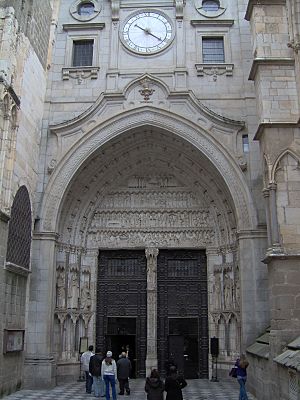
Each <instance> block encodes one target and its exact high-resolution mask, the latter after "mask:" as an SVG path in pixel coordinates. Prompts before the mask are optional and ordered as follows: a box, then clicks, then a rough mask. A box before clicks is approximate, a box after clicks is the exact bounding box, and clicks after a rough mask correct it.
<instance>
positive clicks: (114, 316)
mask: <svg viewBox="0 0 300 400" xmlns="http://www.w3.org/2000/svg"><path fill="white" fill-rule="evenodd" d="M146 288H147V281H146V257H145V251H143V250H141V251H139V250H107V251H100V252H99V268H98V282H97V315H96V346H97V347H99V348H100V349H103V352H106V351H107V350H111V351H112V352H113V355H114V357H115V359H116V360H118V358H119V355H120V353H121V350H122V346H124V345H125V346H126V345H129V358H130V361H131V362H132V364H133V376H135V377H137V378H138V377H144V376H145V374H146V370H145V360H146V340H147V336H146V335H147V303H146V301H147V292H146Z"/></svg>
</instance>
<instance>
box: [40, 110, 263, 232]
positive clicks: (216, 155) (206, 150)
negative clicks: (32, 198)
mask: <svg viewBox="0 0 300 400" xmlns="http://www.w3.org/2000/svg"><path fill="white" fill-rule="evenodd" d="M145 124H147V125H148V126H149V125H152V126H155V127H159V128H160V129H164V130H168V131H169V132H173V133H174V134H175V135H178V136H180V137H181V138H183V139H185V140H187V141H188V142H189V143H191V144H192V145H193V146H195V148H197V149H198V150H199V151H200V152H202V153H203V154H204V155H205V156H206V157H207V158H208V159H209V160H210V162H211V163H212V164H213V165H214V166H215V167H216V168H217V169H218V170H219V171H220V172H221V174H222V176H223V177H224V180H225V182H226V184H227V186H228V188H229V191H230V192H231V195H232V198H233V201H234V203H235V206H236V212H237V217H238V225H239V228H240V229H249V228H250V227H253V226H254V225H255V223H256V216H255V212H254V208H253V203H252V199H251V195H250V193H249V190H248V188H247V185H246V183H245V181H244V177H243V175H242V173H241V171H240V169H239V167H238V166H237V165H236V162H235V161H234V160H233V158H231V156H230V155H229V154H225V151H224V150H223V149H221V148H220V147H218V146H217V144H216V143H214V141H213V140H212V139H211V138H209V137H208V136H207V135H205V134H202V131H201V130H200V129H199V127H198V128H196V126H193V125H191V124H189V123H188V121H184V120H183V119H182V118H179V117H178V116H176V115H172V114H170V113H166V112H163V111H161V110H156V109H150V108H149V107H145V108H140V109H137V110H134V111H128V112H126V113H124V114H122V115H121V116H119V117H118V119H117V120H113V121H112V122H111V123H109V124H104V126H102V127H101V129H99V127H97V129H94V130H92V131H91V132H89V133H88V134H87V135H86V137H85V141H84V142H83V143H80V144H78V145H77V146H76V145H75V146H74V149H72V150H70V151H69V152H68V154H67V155H66V156H65V158H64V160H62V161H61V162H60V163H59V165H58V167H57V168H56V170H55V171H54V172H53V174H52V175H51V178H50V181H49V184H48V187H47V189H46V192H45V197H44V201H43V205H42V215H41V216H42V229H44V230H50V231H55V230H56V223H57V222H56V221H57V217H58V210H59V206H60V204H61V201H62V198H63V194H64V192H65V189H66V187H68V184H69V182H70V181H71V180H72V179H73V177H74V175H75V174H76V171H78V169H79V168H80V166H81V165H82V164H83V162H84V161H85V160H86V159H88V158H89V157H90V156H91V155H92V154H93V152H95V151H96V150H97V149H98V148H99V147H101V145H103V144H104V143H106V142H107V141H109V140H110V139H112V138H113V137H116V136H118V135H120V134H121V133H122V132H125V131H127V130H128V128H129V127H130V128H135V127H138V126H144V125H145Z"/></svg>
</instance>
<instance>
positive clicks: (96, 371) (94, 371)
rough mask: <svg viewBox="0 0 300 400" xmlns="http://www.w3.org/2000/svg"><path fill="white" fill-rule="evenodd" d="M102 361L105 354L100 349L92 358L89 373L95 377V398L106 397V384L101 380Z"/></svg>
mask: <svg viewBox="0 0 300 400" xmlns="http://www.w3.org/2000/svg"><path fill="white" fill-rule="evenodd" d="M102 360H103V354H102V353H101V351H100V350H99V349H97V350H96V354H95V355H94V356H92V357H91V358H90V364H89V371H90V374H91V375H92V377H93V385H94V392H95V397H100V396H101V397H103V396H104V382H103V380H102V378H101V364H102Z"/></svg>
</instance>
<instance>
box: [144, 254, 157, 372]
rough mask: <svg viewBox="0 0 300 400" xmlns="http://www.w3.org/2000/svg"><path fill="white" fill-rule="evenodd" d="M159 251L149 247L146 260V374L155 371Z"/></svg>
mask: <svg viewBox="0 0 300 400" xmlns="http://www.w3.org/2000/svg"><path fill="white" fill-rule="evenodd" d="M158 252H159V250H158V249H156V248H153V247H149V248H147V249H146V250H145V253H146V258H147V357H146V374H147V376H148V375H149V374H150V372H151V370H152V369H154V368H155V369H157V366H158V363H157V256H158Z"/></svg>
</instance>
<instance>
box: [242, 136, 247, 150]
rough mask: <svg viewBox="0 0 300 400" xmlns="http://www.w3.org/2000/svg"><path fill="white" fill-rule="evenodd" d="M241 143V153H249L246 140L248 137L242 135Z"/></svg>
mask: <svg viewBox="0 0 300 400" xmlns="http://www.w3.org/2000/svg"><path fill="white" fill-rule="evenodd" d="M242 141H243V152H244V153H249V138H248V135H243V136H242Z"/></svg>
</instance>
